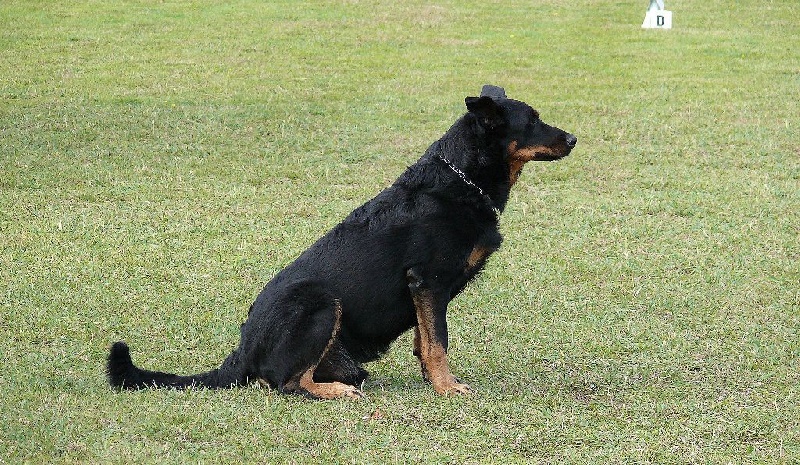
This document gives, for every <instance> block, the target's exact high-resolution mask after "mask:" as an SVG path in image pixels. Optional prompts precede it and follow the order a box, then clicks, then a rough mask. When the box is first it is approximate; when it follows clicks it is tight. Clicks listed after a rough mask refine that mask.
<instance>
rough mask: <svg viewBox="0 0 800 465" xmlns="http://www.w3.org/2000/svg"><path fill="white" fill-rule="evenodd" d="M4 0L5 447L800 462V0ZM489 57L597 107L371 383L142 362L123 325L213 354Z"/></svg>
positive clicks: (89, 454)
mask: <svg viewBox="0 0 800 465" xmlns="http://www.w3.org/2000/svg"><path fill="white" fill-rule="evenodd" d="M646 4H647V2H644V1H642V2H612V1H599V0H597V1H589V2H586V1H580V2H579V1H563V2H562V1H559V2H556V1H541V2H520V1H509V2H502V3H497V2H477V1H448V2H438V3H436V4H435V5H431V4H430V3H429V2H416V1H415V2H393V1H380V0H374V1H358V0H355V1H341V2H337V1H329V2H311V3H300V2H289V1H285V2H266V3H265V2H251V1H237V2H225V3H224V5H217V4H215V3H214V2H155V1H137V2H78V1H66V2H27V1H24V2H23V1H12V2H4V3H3V4H2V5H0V283H2V284H0V312H2V324H0V356H1V357H2V360H3V362H4V369H3V371H2V373H0V411H1V412H2V416H3V420H2V422H0V462H2V461H8V462H9V463H17V462H30V463H74V462H89V463H97V462H100V463H105V462H112V463H152V462H171V463H189V462H208V463H226V462H239V461H244V462H248V463H256V462H269V463H281V462H288V463H308V462H312V461H319V462H334V463H374V462H384V463H385V462H390V463H409V462H432V463H487V462H496V463H523V462H524V463H561V462H565V463H620V462H628V463H630V462H637V463H737V464H739V463H796V462H797V461H798V460H800V407H798V405H799V404H800V343H799V342H798V341H799V340H800V339H799V335H798V332H799V331H800V284H799V283H800V239H799V237H800V141H799V140H798V135H799V134H800V127H799V126H800V108H799V107H800V106H799V105H798V103H797V102H798V101H800V55H798V52H797V51H798V50H799V49H800V23H798V21H797V17H798V15H800V6H798V4H797V2H796V1H794V0H781V1H767V2H764V1H759V2H756V1H750V0H748V1H742V2H735V3H731V2H723V1H719V0H711V1H702V2H701V1H680V0H675V1H671V2H667V7H668V8H669V9H671V10H672V11H673V12H674V29H673V30H670V31H647V30H642V29H640V28H639V25H640V24H641V21H642V19H643V18H644V10H645V7H646ZM484 83H495V84H499V85H503V86H505V87H506V89H507V91H508V93H509V95H511V96H512V97H517V98H520V99H522V100H526V101H528V102H530V103H532V104H533V105H534V106H535V107H536V108H538V109H539V110H540V112H541V113H542V115H543V118H544V119H545V121H548V122H551V123H553V124H555V125H557V126H559V127H562V128H565V129H567V130H570V131H572V132H574V133H575V134H576V135H577V136H578V137H579V145H578V147H577V149H576V150H575V151H574V152H573V155H571V156H570V157H569V158H568V159H566V160H563V161H562V162H559V163H554V164H539V165H535V166H529V167H528V169H527V171H526V173H525V174H524V175H523V178H522V180H521V181H520V183H519V184H518V185H517V186H516V187H515V191H514V192H513V193H512V197H513V198H512V200H511V202H510V206H509V209H508V210H507V212H506V214H505V215H504V216H503V219H502V225H501V227H502V231H503V232H504V234H505V237H506V242H505V244H504V246H503V249H502V250H501V251H500V252H498V253H497V254H495V255H494V256H493V257H492V259H491V260H490V263H489V265H488V267H487V269H486V271H485V273H484V275H483V276H482V278H481V279H480V280H479V281H477V282H476V283H474V284H473V285H472V286H471V287H470V288H468V289H467V291H466V292H465V293H464V294H463V295H462V296H460V297H459V298H458V299H456V301H454V302H453V303H452V304H451V308H450V317H449V321H450V327H451V333H452V336H451V360H452V365H453V367H454V371H455V372H456V374H457V375H459V376H460V377H462V378H463V379H465V380H466V381H467V382H469V383H470V384H471V385H472V386H473V387H475V388H476V389H477V390H478V391H479V394H478V395H476V396H472V397H466V398H442V397H438V396H436V395H435V394H434V393H433V390H432V389H431V388H430V386H428V385H426V384H425V383H424V382H423V381H422V380H421V378H420V376H419V373H418V368H417V365H416V362H415V360H414V358H413V356H412V355H411V347H410V346H411V341H410V339H409V338H408V337H407V336H404V337H403V338H401V339H400V340H399V341H398V342H397V343H396V344H395V345H394V346H393V349H392V350H391V351H390V353H389V354H387V356H386V357H385V358H384V359H382V360H381V361H378V362H375V363H372V364H370V365H369V366H368V367H367V368H368V369H369V370H370V371H371V373H372V377H371V378H370V380H368V382H367V385H366V386H365V388H366V392H367V393H368V398H367V399H365V400H363V401H361V402H349V401H331V402H310V401H306V400H303V399H299V398H295V397H288V396H282V395H278V394H276V393H274V392H269V391H266V390H262V389H258V388H255V387H253V388H247V389H239V390H233V391H220V392H212V391H206V390H190V391H187V392H174V391H168V390H161V391H147V392H135V393H115V392H113V391H111V390H110V389H109V388H108V387H107V386H106V384H105V380H104V377H103V364H104V358H105V355H106V351H107V349H108V346H109V344H110V343H111V342H112V341H114V340H117V339H125V340H126V341H128V342H129V343H130V344H131V347H132V350H133V356H134V359H135V360H136V361H137V362H138V363H140V364H141V365H143V366H145V367H149V368H156V369H161V370H167V371H178V372H182V373H187V372H196V371H201V370H208V369H210V368H213V367H215V366H216V364H218V363H219V362H220V361H221V360H222V359H223V358H224V357H225V356H226V355H227V354H228V353H229V351H230V350H231V349H232V348H233V347H234V345H235V344H236V342H237V336H238V326H239V324H240V322H241V321H242V320H243V319H244V317H245V315H246V312H247V308H248V306H249V304H250V302H251V300H252V299H253V297H254V296H255V295H256V293H257V292H258V291H259V290H260V289H261V287H262V286H263V284H264V283H265V282H266V281H267V280H268V279H269V278H270V277H271V276H272V275H273V274H274V273H276V272H277V270H279V269H280V268H281V267H282V266H284V265H285V264H287V263H288V262H289V261H291V260H292V259H293V258H294V257H296V256H297V255H298V254H299V253H300V252H301V251H302V250H303V249H304V248H305V247H306V246H307V245H308V244H310V243H311V242H313V241H314V240H315V239H316V238H317V237H318V236H319V235H321V234H322V233H324V232H325V231H326V230H327V229H328V228H330V227H331V226H333V225H334V224H336V223H337V222H338V221H339V220H340V219H341V218H342V217H343V216H344V215H346V214H347V213H348V212H349V211H350V210H351V209H353V208H354V207H356V206H357V205H359V204H361V203H362V202H364V201H365V200H367V199H369V198H371V196H373V195H374V194H375V193H377V192H378V191H379V190H380V189H381V188H383V187H384V186H386V185H388V184H389V183H390V182H391V181H392V180H393V179H394V178H395V177H396V176H397V175H399V173H401V172H402V170H403V169H404V167H405V166H407V165H408V164H410V163H412V162H413V161H414V160H415V159H416V158H417V157H418V156H419V155H420V154H421V153H422V151H424V149H425V148H426V147H427V145H428V144H429V143H431V142H432V141H433V140H435V139H436V138H438V137H439V136H440V135H441V134H442V133H443V132H444V131H445V130H446V129H447V128H448V127H449V125H450V124H451V123H452V122H453V121H454V120H455V119H456V118H457V117H458V116H459V115H460V114H461V113H462V112H463V111H464V108H463V98H464V97H465V96H467V95H474V94H476V93H477V92H478V91H479V89H480V86H481V85H482V84H484Z"/></svg>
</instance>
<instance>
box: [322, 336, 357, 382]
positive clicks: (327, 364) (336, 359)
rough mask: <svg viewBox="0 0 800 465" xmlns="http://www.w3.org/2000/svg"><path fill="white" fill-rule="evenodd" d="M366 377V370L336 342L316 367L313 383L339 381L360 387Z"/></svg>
mask: <svg viewBox="0 0 800 465" xmlns="http://www.w3.org/2000/svg"><path fill="white" fill-rule="evenodd" d="M368 375H369V373H368V372H367V370H365V369H363V368H362V367H361V365H359V364H358V362H356V361H355V360H353V357H352V356H350V354H349V353H348V352H347V349H345V348H344V346H342V343H341V342H340V341H339V340H336V341H334V343H333V345H332V346H331V348H330V349H328V352H327V353H326V354H325V357H323V358H322V360H320V362H319V365H317V369H316V370H315V371H314V381H317V382H321V383H322V382H331V381H339V382H341V383H345V384H351V385H353V386H360V385H361V383H362V382H364V380H365V379H367V376H368Z"/></svg>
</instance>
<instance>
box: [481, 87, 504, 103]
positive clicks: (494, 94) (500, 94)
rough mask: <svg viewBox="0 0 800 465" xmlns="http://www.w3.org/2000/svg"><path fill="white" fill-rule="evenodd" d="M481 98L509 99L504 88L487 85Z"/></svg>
mask: <svg viewBox="0 0 800 465" xmlns="http://www.w3.org/2000/svg"><path fill="white" fill-rule="evenodd" d="M481 97H491V98H493V99H501V98H508V97H506V90H505V89H503V88H502V87H497V86H493V85H491V84H486V85H485V86H483V88H482V89H481Z"/></svg>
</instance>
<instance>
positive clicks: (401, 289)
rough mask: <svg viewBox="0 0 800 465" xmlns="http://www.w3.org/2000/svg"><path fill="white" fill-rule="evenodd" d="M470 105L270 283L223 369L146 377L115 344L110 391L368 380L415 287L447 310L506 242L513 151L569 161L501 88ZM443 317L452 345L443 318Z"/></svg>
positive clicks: (550, 132) (408, 323)
mask: <svg viewBox="0 0 800 465" xmlns="http://www.w3.org/2000/svg"><path fill="white" fill-rule="evenodd" d="M466 105H467V109H468V112H467V113H466V114H465V115H464V116H463V117H461V118H460V119H459V120H458V121H456V122H455V124H453V126H452V127H451V128H450V129H449V130H448V131H447V133H446V134H445V135H444V136H442V138H441V139H439V140H438V141H436V142H434V143H433V144H432V145H431V146H430V147H429V148H428V150H427V151H426V152H425V154H424V155H423V156H422V157H421V158H420V159H419V160H418V161H417V162H416V163H414V164H413V165H411V166H410V167H409V168H408V169H407V170H406V171H405V172H404V173H403V174H402V175H401V176H400V177H399V179H397V181H396V182H395V183H394V184H392V185H391V186H389V187H388V188H386V189H385V190H384V191H383V192H381V193H380V194H378V195H377V196H376V197H375V198H373V199H372V200H370V201H368V202H366V203H365V204H364V205H362V206H361V207H359V208H357V209H356V210H354V211H353V212H352V213H351V214H350V215H349V216H347V218H345V219H344V221H342V222H341V223H340V224H338V225H337V226H336V227H334V228H333V229H332V230H331V231H330V232H328V233H327V234H325V235H324V236H323V237H322V238H320V239H319V240H318V241H317V242H316V243H314V244H313V245H312V246H311V247H309V248H308V249H307V250H306V251H305V252H303V253H302V254H301V255H300V256H299V257H298V258H297V259H296V260H295V261H294V262H293V263H291V264H290V265H288V266H287V267H286V268H284V269H283V270H282V271H280V272H279V273H278V274H277V275H276V276H275V277H274V278H273V279H272V280H271V281H270V282H269V283H267V285H266V286H265V287H264V289H263V290H262V291H261V293H260V294H259V295H258V297H257V298H256V299H255V302H254V303H253V304H252V306H251V307H250V311H249V314H248V317H247V320H246V321H245V323H244V324H243V325H242V326H241V338H240V342H239V346H238V347H237V348H236V349H235V350H234V351H233V353H231V355H230V356H228V358H227V359H226V360H225V361H224V362H223V363H222V365H221V366H220V367H219V368H217V369H215V370H212V371H210V372H207V373H202V374H197V375H192V376H177V375H173V374H167V373H161V372H154V371H148V370H143V369H139V368H137V367H136V366H134V364H133V363H132V361H131V357H130V352H129V349H128V347H127V345H125V344H124V343H123V342H117V343H115V344H114V345H113V346H112V348H111V353H110V355H109V357H108V366H107V373H108V381H109V383H110V384H111V385H112V386H115V387H119V388H125V389H140V388H147V387H175V388H183V387H187V386H192V385H197V386H205V387H208V388H226V387H231V386H237V385H244V384H247V383H250V382H253V381H256V380H260V381H262V382H264V383H266V384H269V385H270V386H273V387H274V388H276V389H278V390H281V391H289V392H301V393H305V392H303V390H302V389H300V388H298V385H297V380H298V379H299V377H300V375H301V374H302V373H303V372H305V371H306V370H309V369H310V370H313V378H314V381H315V382H320V383H322V382H332V381H339V382H342V383H345V384H348V385H353V386H358V385H359V384H361V383H362V382H363V381H364V379H365V378H366V377H367V372H366V371H365V370H364V369H363V368H362V367H361V364H362V363H364V362H369V361H371V360H375V359H377V358H378V357H380V356H381V355H382V354H383V353H384V352H385V351H386V350H387V349H388V347H389V345H390V344H391V343H392V341H394V340H395V339H396V338H397V337H398V336H400V335H401V334H402V333H404V332H405V331H407V330H409V329H411V328H413V327H415V326H416V325H417V324H418V321H417V318H418V317H417V315H418V313H417V310H416V309H415V304H414V301H413V300H412V292H414V290H415V289H416V288H411V287H410V286H419V285H420V283H424V285H425V286H426V289H430V290H431V292H432V294H431V295H435V296H443V297H441V298H439V300H438V301H437V302H439V304H437V305H438V307H437V308H441V309H446V305H447V302H449V300H450V299H452V298H453V297H455V296H456V295H458V293H459V292H461V290H462V289H463V288H464V286H466V284H467V283H468V282H469V281H470V280H471V279H473V278H474V277H475V275H476V274H477V273H478V272H479V271H480V270H481V268H482V267H483V265H484V263H485V261H486V258H488V256H489V255H490V254H491V253H492V252H493V251H495V250H497V248H498V247H499V246H500V243H501V241H502V237H501V235H500V233H499V231H498V215H499V214H500V213H501V212H502V211H503V210H504V209H505V206H506V202H507V201H508V198H509V191H510V189H511V186H512V185H513V183H514V182H515V181H516V177H515V176H517V175H518V174H519V173H518V172H512V170H514V169H515V167H516V166H517V165H519V166H520V167H521V164H524V162H522V163H521V164H520V163H518V162H517V161H516V160H517V158H518V157H519V156H520V155H519V154H520V153H523V152H518V153H514V154H512V153H511V152H510V148H515V149H520V148H528V147H533V148H535V147H545V148H547V150H544V151H541V150H540V152H541V153H539V154H538V155H536V156H535V157H533V158H530V159H533V160H537V159H543V160H552V159H556V158H560V157H563V156H566V155H567V154H569V152H570V150H571V149H572V148H573V147H574V145H575V142H576V140H577V139H576V138H575V137H574V136H572V135H571V134H568V133H566V132H564V131H562V130H560V129H558V128H554V127H551V126H548V125H546V124H544V123H542V122H541V121H540V120H539V117H538V113H537V112H536V111H535V110H533V109H532V108H531V107H529V106H528V105H527V104H525V103H523V102H519V101H516V100H511V99H508V98H506V96H505V91H504V90H503V89H502V88H500V87H495V86H484V88H483V90H482V96H481V97H468V98H467V99H466ZM531 150H533V149H531ZM524 153H525V154H526V156H528V155H530V154H531V153H533V152H532V151H530V150H529V151H528V152H524ZM515 157H517V158H515ZM520 169H521V168H520ZM459 171H460V173H459ZM475 251H478V252H485V253H477V254H473V252H475ZM473 256H475V257H477V258H475V259H473V258H472V257H473ZM471 260H472V261H471ZM473 262H474V263H473ZM410 277H413V281H414V283H412V282H411V280H412V279H411V278H410ZM337 305H340V308H341V321H340V322H337V321H336V318H337V317H336V314H337V312H336V308H337ZM435 320H436V321H434V324H435V325H436V328H437V333H436V338H438V339H439V342H440V343H441V344H442V345H443V346H444V348H445V349H446V347H447V330H446V322H445V321H444V310H441V311H440V312H438V313H437V316H436V317H435ZM337 323H340V328H339V332H338V333H335V332H334V325H336V324H337ZM332 335H333V336H332ZM326 350H327V351H326ZM323 353H324V357H323ZM424 370H425V367H424V365H423V371H424ZM306 394H307V393H306Z"/></svg>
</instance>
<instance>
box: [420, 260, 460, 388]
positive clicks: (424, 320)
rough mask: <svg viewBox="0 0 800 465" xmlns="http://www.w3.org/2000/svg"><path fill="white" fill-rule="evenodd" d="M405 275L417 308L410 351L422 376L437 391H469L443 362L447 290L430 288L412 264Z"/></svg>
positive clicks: (445, 350) (445, 337) (445, 349)
mask: <svg viewBox="0 0 800 465" xmlns="http://www.w3.org/2000/svg"><path fill="white" fill-rule="evenodd" d="M406 277H407V279H408V288H409V290H410V291H411V298H412V299H413V301H414V307H415V309H416V312H417V326H416V328H415V329H414V355H416V356H417V357H419V360H420V364H421V365H422V374H423V376H424V377H425V378H426V379H427V380H428V381H430V382H431V384H432V385H433V389H435V390H436V392H437V393H439V394H443V395H447V394H469V393H471V392H472V389H470V387H469V386H468V385H466V384H463V383H460V382H459V381H458V379H456V377H455V376H453V374H452V373H451V372H450V365H449V364H448V363H447V319H446V312H447V303H448V301H449V292H450V291H449V290H447V292H446V293H444V292H439V293H436V292H434V291H433V289H431V287H430V286H428V285H427V283H426V282H425V281H424V280H423V278H422V276H421V275H420V274H419V273H418V272H417V271H416V270H414V269H413V268H412V269H409V270H408V272H407V273H406Z"/></svg>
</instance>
